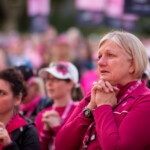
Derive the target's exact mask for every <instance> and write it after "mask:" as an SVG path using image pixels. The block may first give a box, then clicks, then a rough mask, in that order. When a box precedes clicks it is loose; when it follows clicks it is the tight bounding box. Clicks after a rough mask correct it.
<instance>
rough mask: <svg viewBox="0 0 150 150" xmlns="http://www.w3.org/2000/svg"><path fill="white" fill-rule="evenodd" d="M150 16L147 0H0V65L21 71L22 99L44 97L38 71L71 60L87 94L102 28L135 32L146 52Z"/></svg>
mask: <svg viewBox="0 0 150 150" xmlns="http://www.w3.org/2000/svg"><path fill="white" fill-rule="evenodd" d="M149 15H150V2H149V1H148V0H103V1H102V0H74V1H72V0H61V1H59V0H1V1H0V17H1V22H0V29H1V32H0V60H1V62H0V69H5V68H7V67H16V68H17V69H18V70H19V71H20V72H21V73H22V74H23V76H24V78H25V81H26V82H27V86H28V87H30V90H29V91H28V93H30V94H28V96H27V97H26V99H27V100H26V101H24V104H26V103H28V101H30V100H31V99H34V98H36V99H38V98H39V99H41V98H43V96H45V87H44V85H43V83H42V81H41V79H40V78H39V77H38V76H37V74H38V70H39V69H41V68H43V67H47V66H48V65H49V64H50V62H53V61H69V62H72V63H73V64H75V66H76V67H77V68H78V70H79V79H80V84H81V87H82V89H83V93H84V94H87V93H88V92H89V90H90V89H91V86H92V83H93V81H96V80H97V79H98V73H97V70H96V59H97V49H98V43H99V40H100V37H101V36H102V35H103V34H104V33H105V32H107V31H110V30H115V29H119V30H120V29H121V30H122V29H123V30H127V31H129V32H134V33H135V34H137V35H138V37H139V38H140V39H141V40H142V42H143V43H144V45H145V47H146V49H147V53H148V55H149V57H150V38H149V35H150V28H149V24H150V18H149ZM147 74H148V76H150V73H149V68H148V71H147ZM29 99H30V100H29ZM37 101H38V100H37ZM41 106H42V105H41ZM44 107H45V106H44ZM20 108H21V109H22V110H24V109H28V107H26V108H24V106H20ZM38 109H39V110H42V109H43V108H39V107H38ZM39 110H37V112H39ZM27 115H30V114H27Z"/></svg>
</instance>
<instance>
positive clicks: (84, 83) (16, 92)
mask: <svg viewBox="0 0 150 150" xmlns="http://www.w3.org/2000/svg"><path fill="white" fill-rule="evenodd" d="M100 39H101V40H100ZM99 40H100V42H99ZM141 41H142V42H143V39H142V40H141ZM141 41H140V40H139V39H138V38H137V37H136V36H135V35H133V34H131V33H128V32H125V31H115V32H109V33H108V34H106V35H104V36H103V37H99V36H97V35H95V34H93V35H90V36H88V37H86V38H85V37H83V36H82V34H81V33H80V31H79V30H78V29H77V28H70V29H68V30H67V31H66V32H65V33H62V34H58V32H57V30H56V29H55V28H54V27H50V28H49V30H48V31H47V32H46V33H43V34H23V35H19V34H18V33H15V32H12V33H10V34H4V33H1V35H0V57H1V63H0V103H1V104H0V107H1V109H0V149H2V150H9V149H11V150H30V149H37V150H38V149H41V150H55V149H56V150H80V149H89V150H93V149H94V150H96V149H97V150H98V149H99V150H101V149H102V150H105V149H106V150H107V149H108V150H111V149H115V150H127V149H128V150H130V149H131V150H133V149H136V150H143V149H150V147H149V144H150V141H149V139H150V138H149V135H150V133H149V132H150V130H149V129H148V127H149V125H150V118H149V116H150V111H149V105H150V90H149V79H150V71H149V69H150V68H149V65H148V64H149V60H148V57H149V56H148V52H147V50H146V49H145V47H144V45H143V43H144V42H143V43H142V42H141ZM66 141H67V142H66Z"/></svg>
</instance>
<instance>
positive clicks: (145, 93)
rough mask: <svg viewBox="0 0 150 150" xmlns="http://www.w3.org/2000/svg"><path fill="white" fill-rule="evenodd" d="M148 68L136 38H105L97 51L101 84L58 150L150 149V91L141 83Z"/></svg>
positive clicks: (59, 138) (72, 121) (84, 103)
mask: <svg viewBox="0 0 150 150" xmlns="http://www.w3.org/2000/svg"><path fill="white" fill-rule="evenodd" d="M147 63H148V56H147V53H146V50H145V48H144V45H143V44H142V43H141V41H140V40H139V39H138V38H137V37H136V36H135V35H133V34H131V33H128V32H123V31H115V32H110V33H108V34H106V35H105V36H104V37H103V38H102V39H101V41H100V44H99V49H98V62H97V64H98V71H99V76H100V77H99V80H98V82H94V83H93V87H92V89H91V93H90V94H89V95H87V96H86V97H85V98H83V100H81V102H80V104H79V105H78V106H77V108H76V109H75V110H74V113H73V114H72V116H71V117H70V118H69V120H68V121H67V122H66V124H65V125H64V126H63V127H62V129H61V130H60V131H59V133H58V134H57V136H56V149H57V150H62V149H64V150H81V149H88V150H112V149H113V150H143V149H150V128H149V127H150V90H149V89H148V88H147V87H146V84H145V81H143V80H141V77H142V74H143V73H144V71H145V70H146V67H147ZM70 135H71V138H70ZM66 141H67V142H66Z"/></svg>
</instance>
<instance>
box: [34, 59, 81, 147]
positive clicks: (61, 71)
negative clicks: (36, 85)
mask: <svg viewBox="0 0 150 150" xmlns="http://www.w3.org/2000/svg"><path fill="white" fill-rule="evenodd" d="M39 76H40V77H42V78H44V79H45V84H46V90H47V94H48V96H49V97H50V98H51V99H53V100H54V104H53V105H52V106H50V107H48V108H46V109H44V110H43V111H41V112H40V113H39V114H38V116H37V117H36V120H35V124H36V128H37V130H38V135H39V137H40V143H41V149H42V150H48V149H51V150H55V136H56V134H57V132H58V131H59V129H60V128H61V127H62V126H63V125H64V123H65V122H66V120H67V119H68V118H69V117H70V115H71V114H72V112H73V110H74V109H75V107H76V106H77V104H78V102H74V101H73V100H74V97H73V96H72V95H71V93H74V92H75V91H79V89H80V87H79V83H78V81H79V74H78V70H77V68H76V67H75V66H74V65H73V64H72V63H70V62H66V61H63V62H57V63H54V62H52V63H51V64H50V66H49V67H48V68H43V69H41V70H40V71H39ZM74 94H75V93H74ZM76 94H78V98H79V94H80V92H78V93H76ZM75 100H77V99H75ZM78 100H80V99H78Z"/></svg>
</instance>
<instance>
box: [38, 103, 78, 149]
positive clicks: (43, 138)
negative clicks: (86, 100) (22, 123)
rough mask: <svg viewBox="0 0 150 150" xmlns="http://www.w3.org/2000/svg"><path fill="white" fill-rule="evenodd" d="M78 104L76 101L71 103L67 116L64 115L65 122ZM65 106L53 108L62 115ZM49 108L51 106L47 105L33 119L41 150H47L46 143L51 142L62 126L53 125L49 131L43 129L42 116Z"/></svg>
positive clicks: (50, 108)
mask: <svg viewBox="0 0 150 150" xmlns="http://www.w3.org/2000/svg"><path fill="white" fill-rule="evenodd" d="M78 104H79V103H78V102H74V103H73V105H72V106H71V109H70V111H69V113H68V114H67V117H66V119H65V121H64V122H66V121H67V120H68V118H69V117H70V115H71V114H72V112H73V110H74V109H75V107H76V106H77V105H78ZM65 108H66V107H56V108H55V110H56V111H57V112H58V113H59V115H60V116H62V114H63V112H64V110H65ZM50 110H52V107H48V108H46V109H44V110H43V111H41V112H40V113H39V114H38V115H37V117H36V120H35V125H36V128H37V130H38V135H39V138H40V143H41V150H48V145H49V144H50V143H52V142H53V139H54V137H55V136H56V134H57V132H58V131H59V130H60V128H61V127H62V126H63V125H60V126H57V127H54V128H52V130H50V131H45V130H44V129H43V127H44V123H43V122H42V116H43V114H44V113H45V112H46V111H50Z"/></svg>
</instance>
